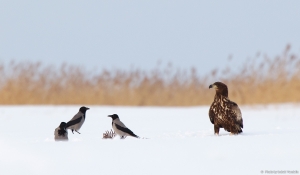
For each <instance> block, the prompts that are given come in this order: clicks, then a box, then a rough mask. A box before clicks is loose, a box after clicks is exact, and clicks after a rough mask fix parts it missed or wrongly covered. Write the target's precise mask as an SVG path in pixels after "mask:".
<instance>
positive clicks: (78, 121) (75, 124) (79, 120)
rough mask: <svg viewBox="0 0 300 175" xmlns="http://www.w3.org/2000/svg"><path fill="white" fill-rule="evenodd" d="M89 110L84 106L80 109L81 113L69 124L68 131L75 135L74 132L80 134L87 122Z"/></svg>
mask: <svg viewBox="0 0 300 175" xmlns="http://www.w3.org/2000/svg"><path fill="white" fill-rule="evenodd" d="M89 109H90V108H87V107H85V106H82V107H81V108H80V109H79V112H78V113H77V114H76V115H75V116H74V117H73V118H72V119H71V120H70V121H69V122H68V123H67V125H66V129H71V130H72V133H73V134H74V132H73V131H74V130H75V131H76V132H77V133H79V134H80V132H78V131H79V129H80V128H81V126H82V125H83V123H84V121H85V112H86V111H87V110H89Z"/></svg>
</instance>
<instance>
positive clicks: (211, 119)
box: [208, 103, 215, 124]
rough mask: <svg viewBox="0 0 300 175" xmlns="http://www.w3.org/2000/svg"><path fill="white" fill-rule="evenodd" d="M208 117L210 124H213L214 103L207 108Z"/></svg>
mask: <svg viewBox="0 0 300 175" xmlns="http://www.w3.org/2000/svg"><path fill="white" fill-rule="evenodd" d="M208 116H209V119H210V122H211V123H212V124H214V119H215V112H214V103H213V104H212V105H211V106H210V108H209V112H208Z"/></svg>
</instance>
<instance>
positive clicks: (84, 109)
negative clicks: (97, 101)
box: [79, 106, 90, 114]
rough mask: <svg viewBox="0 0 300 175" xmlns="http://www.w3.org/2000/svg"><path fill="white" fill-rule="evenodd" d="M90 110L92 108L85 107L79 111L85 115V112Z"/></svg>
mask: <svg viewBox="0 0 300 175" xmlns="http://www.w3.org/2000/svg"><path fill="white" fill-rule="evenodd" d="M89 109H90V108H87V107H85V106H82V107H81V108H80V109H79V111H80V112H82V113H84V114H85V112H86V111H87V110H89Z"/></svg>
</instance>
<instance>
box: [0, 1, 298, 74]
mask: <svg viewBox="0 0 300 175" xmlns="http://www.w3.org/2000/svg"><path fill="white" fill-rule="evenodd" d="M288 43H290V44H291V45H292V48H293V51H294V52H295V53H297V54H299V53H300V1H298V0H294V1H293V0H290V1H283V0H282V1H277V0H264V1H261V0H259V1H257V0H251V1H240V0H235V1H232V0H230V1H227V0H226V1H200V0H195V1H190V0H189V1H183V0H182V1H177V0H172V1H171V0H159V1H155V0H151V1H141V0H130V1H118V0H114V1H111V0H105V1H101V0H95V1H82V0H81V1H79V0H72V1H61V0H60V1H58V0H51V1H38V0H31V1H23V0H15V1H9V0H6V1H3V0H0V62H2V63H5V62H8V61H10V60H17V61H24V60H31V61H42V62H45V63H46V64H61V63H63V62H66V63H69V64H72V65H82V66H84V67H85V68H87V69H90V68H99V69H101V68H107V69H110V68H122V69H129V68H130V66H134V67H136V68H140V69H146V70H147V69H151V68H153V67H155V65H156V64H157V62H158V60H161V61H162V63H165V64H167V63H168V62H171V63H173V65H174V67H176V68H181V69H187V68H190V67H192V66H193V67H196V68H197V70H198V72H200V73H206V72H209V71H211V70H212V69H214V68H216V67H222V66H223V65H224V64H226V65H227V58H228V56H229V55H233V61H231V63H230V64H231V65H230V66H231V68H232V69H235V68H236V69H238V67H239V65H240V64H241V63H242V62H244V61H245V60H246V59H247V58H248V57H255V55H256V53H257V52H258V51H261V52H262V53H267V54H269V55H271V56H275V55H277V54H280V53H282V51H283V50H284V48H285V46H286V45H287V44H288ZM299 55H300V54H299Z"/></svg>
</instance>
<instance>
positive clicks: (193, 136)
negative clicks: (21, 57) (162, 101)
mask: <svg viewBox="0 0 300 175" xmlns="http://www.w3.org/2000/svg"><path fill="white" fill-rule="evenodd" d="M79 107H80V106H0V114H1V115H0V174H1V175H2V174H3V175H6V174H21V175H27V174H30V175H32V174H38V175H40V174H49V175H50V174H51V175H54V174H55V175H58V174H64V175H66V174H73V175H76V174H83V175H93V174H97V175H99V174H107V175H113V174H116V175H120V174H122V175H127V174H128V175H148V174H149V175H160V174H161V175H166V174H172V175H181V174H189V175H190V174H192V175H200V174H204V175H208V174H251V175H255V174H262V173H261V171H263V174H268V173H267V172H265V170H268V171H277V170H282V171H287V170H297V171H298V172H300V106H299V105H292V104H283V105H269V106H251V107H249V106H242V107H241V110H242V113H243V118H244V132H243V133H242V134H241V135H238V136H230V135H229V133H227V132H225V131H224V130H223V129H222V130H221V133H220V134H221V135H220V136H219V137H218V136H214V135H213V125H212V124H211V123H210V121H209V118H208V106H201V107H190V108H160V107H110V106H88V107H90V108H91V110H89V111H87V118H86V121H85V123H84V125H83V127H82V128H81V130H80V132H81V135H79V134H77V133H75V134H72V133H71V132H69V142H55V141H54V135H53V132H54V129H55V128H56V127H58V125H59V124H60V122H62V121H65V122H67V121H69V119H71V118H72V117H73V116H74V114H76V113H77V111H78V109H79ZM113 113H116V114H119V116H120V119H121V121H123V122H124V123H125V125H127V127H129V128H130V129H131V130H132V131H133V132H135V133H136V134H137V135H139V136H141V137H147V138H149V139H135V138H130V137H127V138H126V139H125V140H120V139H119V137H116V138H115V139H113V140H109V139H106V140H105V139H102V134H103V132H104V131H106V130H109V129H111V119H110V118H108V117H107V115H108V114H113ZM285 174H288V173H287V172H286V173H285Z"/></svg>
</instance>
